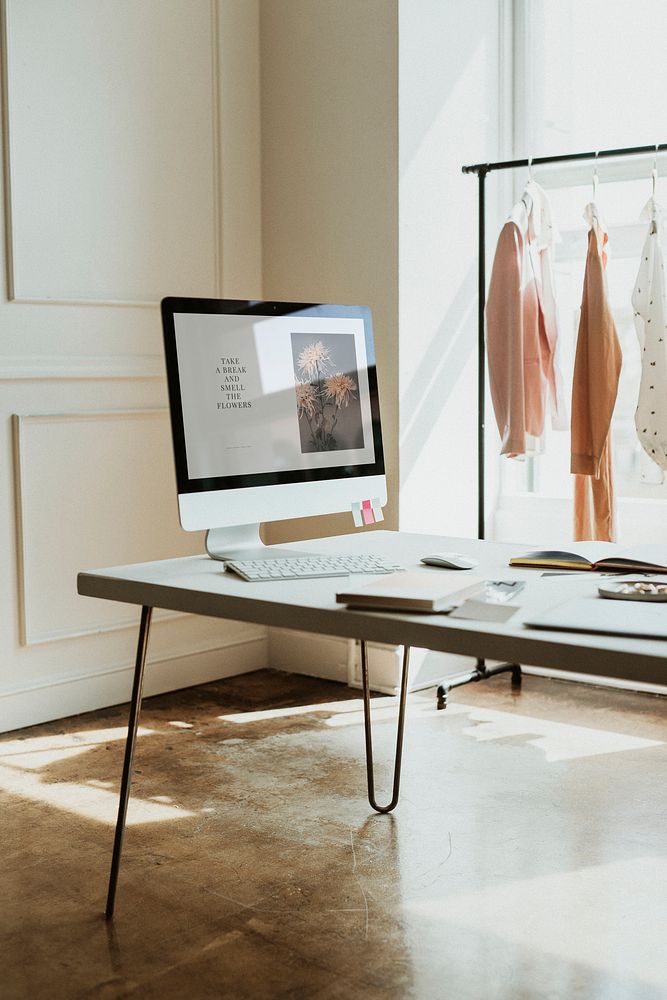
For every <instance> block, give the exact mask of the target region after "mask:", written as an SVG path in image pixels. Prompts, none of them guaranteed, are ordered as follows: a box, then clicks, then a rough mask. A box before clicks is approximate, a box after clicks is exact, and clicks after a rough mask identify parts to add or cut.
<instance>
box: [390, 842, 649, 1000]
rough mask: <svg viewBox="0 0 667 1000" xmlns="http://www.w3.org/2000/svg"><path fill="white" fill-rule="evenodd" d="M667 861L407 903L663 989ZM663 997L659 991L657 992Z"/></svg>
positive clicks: (423, 913)
mask: <svg viewBox="0 0 667 1000" xmlns="http://www.w3.org/2000/svg"><path fill="white" fill-rule="evenodd" d="M666 884H667V858H665V857H662V856H654V857H643V858H631V859H628V860H626V861H615V862H611V863H610V864H605V865H599V866H593V867H588V868H581V869H578V870H576V871H568V872H563V873H561V874H557V875H546V876H543V877H537V878H532V879H519V880H516V881H512V882H510V883H509V884H502V885H497V884H496V885H491V886H489V887H488V888H486V889H481V890H479V891H477V892H470V893H462V894H456V893H454V894H451V895H447V896H446V897H443V896H442V895H440V894H439V895H438V896H437V898H433V899H428V900H413V901H410V900H407V901H406V902H405V903H404V906H405V909H406V910H407V911H409V912H410V913H411V914H414V915H415V916H418V917H424V918H428V920H429V922H431V921H432V922H433V924H441V925H442V926H441V927H440V928H439V930H438V932H439V933H443V934H446V933H447V925H455V926H457V927H466V928H470V929H471V930H472V931H473V932H474V933H476V934H482V935H493V936H494V937H495V938H497V939H500V940H502V941H508V942H511V943H512V944H515V945H521V946H522V947H525V948H526V949H536V950H539V951H542V952H544V953H546V954H549V955H553V956H556V957H558V958H561V959H566V960H567V961H569V962H578V963H581V964H582V965H584V966H587V967H593V968H597V969H603V970H605V971H606V972H611V973H614V974H616V975H619V976H625V977H633V978H635V979H636V980H638V981H639V982H641V983H644V984H646V985H650V986H654V987H656V988H658V989H659V990H663V989H664V987H665V983H666V982H667V949H665V941H664V937H665V934H664V929H665V925H666V924H667V896H666V895H665V890H664V887H665V885H666ZM660 995H662V993H661V994H660Z"/></svg>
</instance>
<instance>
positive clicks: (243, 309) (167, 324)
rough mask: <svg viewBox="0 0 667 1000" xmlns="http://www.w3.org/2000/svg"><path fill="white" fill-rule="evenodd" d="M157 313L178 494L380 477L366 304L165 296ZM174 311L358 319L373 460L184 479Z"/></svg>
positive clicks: (377, 410) (377, 413) (381, 457)
mask: <svg viewBox="0 0 667 1000" xmlns="http://www.w3.org/2000/svg"><path fill="white" fill-rule="evenodd" d="M160 309H161V312H162V330H163V335H164V352H165V362H166V369H167V388H168V392H169V412H170V417H171V433H172V442H173V447H174V463H175V467H176V484H177V489H178V492H179V494H188V493H206V492H209V491H215V490H234V489H251V488H254V487H257V486H277V485H281V484H285V483H310V482H323V481H326V480H333V479H336V480H339V479H343V480H345V479H357V478H359V477H361V476H383V475H384V474H385V468H384V452H383V448H382V430H381V425H380V403H379V398H378V386H377V371H376V364H375V346H374V343H373V327H372V319H371V311H370V309H369V308H368V307H367V306H347V305H333V304H325V303H319V304H317V303H304V302H265V301H261V300H243V299H199V298H180V297H176V296H169V297H167V298H164V299H163V300H162V302H161V304H160ZM175 313H195V314H197V313H205V314H211V313H213V314H218V315H246V316H264V317H267V318H270V317H271V316H289V315H290V314H292V313H295V314H296V313H298V314H299V315H300V316H323V317H329V318H331V317H334V318H336V317H339V318H341V319H361V320H363V324H364V338H365V343H366V359H367V364H368V388H369V395H370V404H371V422H372V428H373V444H374V449H375V461H374V462H372V463H367V464H365V465H346V466H340V465H339V466H332V467H329V468H322V469H297V470H294V471H280V472H267V473H252V474H250V475H235V476H211V477H206V478H203V479H191V478H190V477H189V475H188V465H187V453H186V448H185V428H184V423H183V406H182V400H181V384H180V378H179V369H178V355H177V351H176V331H175V327H174V314H175Z"/></svg>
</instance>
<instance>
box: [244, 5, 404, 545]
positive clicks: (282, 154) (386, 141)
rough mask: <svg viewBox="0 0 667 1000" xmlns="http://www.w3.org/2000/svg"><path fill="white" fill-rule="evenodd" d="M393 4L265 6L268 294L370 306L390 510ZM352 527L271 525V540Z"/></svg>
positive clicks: (394, 284) (393, 480)
mask: <svg viewBox="0 0 667 1000" xmlns="http://www.w3.org/2000/svg"><path fill="white" fill-rule="evenodd" d="M397 31H398V11H397V0H363V2H359V0H282V2H281V0H278V2H277V0H263V2H262V3H261V74H262V222H263V226H262V234H263V280H264V295H265V297H266V298H276V299H288V300H289V299H292V300H293V301H297V302H344V303H356V304H364V305H369V306H371V308H372V310H373V321H374V332H375V342H376V349H377V365H378V379H379V386H380V406H381V412H382V421H383V430H384V445H385V461H386V466H387V472H388V486H389V493H390V503H389V506H388V509H387V511H386V512H385V513H386V525H387V526H389V527H396V526H397V497H398V448H397V434H398V415H397V406H396V400H397V357H398V346H397V337H398V173H397V171H398V61H397V60H398V39H397ZM351 530H353V523H352V517H351V515H350V514H347V515H343V514H341V515H336V516H334V517H327V518H309V519H308V520H307V521H303V522H300V523H296V522H290V521H285V522H283V523H281V524H274V525H272V526H271V528H270V530H269V531H268V532H267V536H266V537H267V540H271V541H280V540H284V539H286V538H296V537H312V536H313V535H318V534H334V533H340V532H349V531H351Z"/></svg>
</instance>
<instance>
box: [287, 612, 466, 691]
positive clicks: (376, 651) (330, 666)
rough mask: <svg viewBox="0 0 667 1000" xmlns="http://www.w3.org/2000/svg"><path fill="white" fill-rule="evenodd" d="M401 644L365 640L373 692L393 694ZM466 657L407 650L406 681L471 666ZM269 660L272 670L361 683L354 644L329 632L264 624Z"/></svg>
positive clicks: (419, 681) (437, 676) (419, 680)
mask: <svg viewBox="0 0 667 1000" xmlns="http://www.w3.org/2000/svg"><path fill="white" fill-rule="evenodd" d="M402 660H403V648H402V647H401V646H387V645H384V644H383V643H379V642H369V643H368V674H369V678H370V682H371V687H372V689H373V690H374V691H380V692H382V693H383V694H396V693H397V691H398V688H399V684H400V679H401V666H402ZM470 663H471V659H470V657H466V656H450V655H449V654H447V653H432V652H430V651H429V650H426V649H412V650H411V651H410V686H411V687H415V686H417V685H419V686H422V685H423V683H424V678H425V677H426V678H427V679H430V678H431V677H432V678H433V683H434V684H435V683H437V681H438V680H440V678H441V677H444V676H445V675H446V674H451V673H454V672H456V671H458V670H464V669H466V668H467V667H469V666H470ZM269 664H270V666H272V667H275V668H276V669H277V670H289V671H291V672H292V673H297V674H307V675H308V676H310V677H323V678H326V679H327V680H331V681H341V682H342V683H345V684H349V686H350V687H353V688H361V656H360V647H359V643H358V642H355V641H354V640H353V639H341V638H337V637H336V636H330V635H314V634H310V633H306V632H297V631H293V630H290V629H277V628H272V629H269Z"/></svg>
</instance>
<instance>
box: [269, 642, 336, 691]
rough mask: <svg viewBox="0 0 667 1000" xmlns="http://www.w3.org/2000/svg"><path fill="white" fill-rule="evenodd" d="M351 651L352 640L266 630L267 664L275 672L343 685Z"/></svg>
mask: <svg viewBox="0 0 667 1000" xmlns="http://www.w3.org/2000/svg"><path fill="white" fill-rule="evenodd" d="M353 652H354V640H353V639H341V638H340V637H337V636H333V635H319V634H318V633H311V632H297V631H295V630H293V629H286V628H270V629H269V654H268V663H269V666H270V667H273V668H274V669H275V670H288V671H290V672H291V673H294V674H307V675H308V676H309V677H322V678H324V679H326V680H329V681H341V682H342V683H344V684H347V682H348V678H349V672H350V665H351V656H352V655H353Z"/></svg>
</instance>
